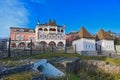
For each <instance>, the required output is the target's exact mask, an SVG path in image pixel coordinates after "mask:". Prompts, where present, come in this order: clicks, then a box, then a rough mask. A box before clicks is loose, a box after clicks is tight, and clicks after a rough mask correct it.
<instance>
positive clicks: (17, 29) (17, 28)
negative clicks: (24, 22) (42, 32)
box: [10, 27, 35, 32]
mask: <svg viewBox="0 0 120 80" xmlns="http://www.w3.org/2000/svg"><path fill="white" fill-rule="evenodd" d="M10 29H16V31H19V30H20V29H23V30H24V32H29V31H30V30H33V31H34V32H35V30H34V29H30V28H20V27H10Z"/></svg>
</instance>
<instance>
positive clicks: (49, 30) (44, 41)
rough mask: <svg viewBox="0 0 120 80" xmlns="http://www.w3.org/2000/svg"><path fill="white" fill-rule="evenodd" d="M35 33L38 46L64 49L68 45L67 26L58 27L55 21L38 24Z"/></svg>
mask: <svg viewBox="0 0 120 80" xmlns="http://www.w3.org/2000/svg"><path fill="white" fill-rule="evenodd" d="M35 31H36V32H35V35H36V45H37V46H41V45H45V46H57V47H64V46H65V44H66V40H65V26H57V25H56V22H55V21H54V22H51V21H49V23H48V24H40V23H39V22H38V24H37V26H36V29H35Z"/></svg>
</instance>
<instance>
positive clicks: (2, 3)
mask: <svg viewBox="0 0 120 80" xmlns="http://www.w3.org/2000/svg"><path fill="white" fill-rule="evenodd" d="M28 15H29V14H28V11H27V9H26V8H25V6H24V3H22V2H20V1H19V0H0V37H8V36H9V28H10V27H11V26H14V27H18V26H19V27H23V26H24V27H25V26H27V23H28Z"/></svg>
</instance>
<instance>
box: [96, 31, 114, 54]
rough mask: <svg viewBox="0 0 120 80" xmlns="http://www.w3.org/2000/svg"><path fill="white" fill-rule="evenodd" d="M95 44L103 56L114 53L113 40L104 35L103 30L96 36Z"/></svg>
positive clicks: (106, 34)
mask: <svg viewBox="0 0 120 80" xmlns="http://www.w3.org/2000/svg"><path fill="white" fill-rule="evenodd" d="M96 38H97V40H96V44H97V46H98V45H99V46H100V48H99V49H98V50H100V51H101V52H100V53H102V54H103V55H110V54H114V53H115V45H114V38H113V37H112V36H110V35H109V34H108V33H106V32H105V31H104V30H102V29H101V30H100V31H99V32H98V33H97V35H96Z"/></svg>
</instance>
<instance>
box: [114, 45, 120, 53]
mask: <svg viewBox="0 0 120 80" xmlns="http://www.w3.org/2000/svg"><path fill="white" fill-rule="evenodd" d="M115 48H116V52H117V54H120V45H115Z"/></svg>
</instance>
